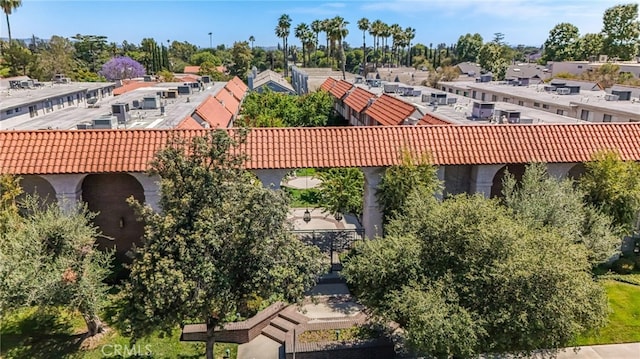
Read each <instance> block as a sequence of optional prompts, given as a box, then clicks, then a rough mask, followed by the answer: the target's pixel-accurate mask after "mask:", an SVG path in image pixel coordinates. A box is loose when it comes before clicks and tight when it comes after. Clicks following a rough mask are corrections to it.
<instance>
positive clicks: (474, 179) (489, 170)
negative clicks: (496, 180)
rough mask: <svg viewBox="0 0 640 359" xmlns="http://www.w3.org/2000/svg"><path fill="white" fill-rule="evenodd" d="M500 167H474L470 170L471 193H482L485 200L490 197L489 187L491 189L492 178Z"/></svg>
mask: <svg viewBox="0 0 640 359" xmlns="http://www.w3.org/2000/svg"><path fill="white" fill-rule="evenodd" d="M503 166H504V165H503V164H500V165H476V166H473V168H472V169H471V185H470V186H469V190H470V192H471V193H482V194H483V195H484V196H485V197H486V198H489V197H491V187H493V177H495V175H496V173H498V171H499V170H500V169H501V168H502V167H503Z"/></svg>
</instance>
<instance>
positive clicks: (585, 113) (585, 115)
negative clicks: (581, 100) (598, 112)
mask: <svg viewBox="0 0 640 359" xmlns="http://www.w3.org/2000/svg"><path fill="white" fill-rule="evenodd" d="M580 119H581V120H583V121H589V111H587V110H582V112H580Z"/></svg>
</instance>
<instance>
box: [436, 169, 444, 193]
mask: <svg viewBox="0 0 640 359" xmlns="http://www.w3.org/2000/svg"><path fill="white" fill-rule="evenodd" d="M444 171H445V166H438V169H437V170H436V176H438V181H439V182H440V184H441V185H442V190H441V191H439V192H436V199H437V200H438V201H442V194H443V193H444V189H445V188H446V183H445V182H444Z"/></svg>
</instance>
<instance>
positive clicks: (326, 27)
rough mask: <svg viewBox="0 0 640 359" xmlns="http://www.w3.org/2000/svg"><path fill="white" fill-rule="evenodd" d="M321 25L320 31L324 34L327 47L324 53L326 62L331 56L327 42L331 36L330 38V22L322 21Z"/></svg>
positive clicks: (327, 20)
mask: <svg viewBox="0 0 640 359" xmlns="http://www.w3.org/2000/svg"><path fill="white" fill-rule="evenodd" d="M321 25H322V31H324V33H325V34H326V36H327V47H326V48H325V51H326V56H327V60H328V61H330V60H329V57H330V56H331V47H329V40H330V38H331V36H330V32H331V20H329V19H324V20H322V22H321Z"/></svg>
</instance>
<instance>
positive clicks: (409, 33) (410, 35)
mask: <svg viewBox="0 0 640 359" xmlns="http://www.w3.org/2000/svg"><path fill="white" fill-rule="evenodd" d="M404 35H405V38H406V39H407V41H408V46H409V50H408V51H407V66H409V67H411V40H413V39H415V37H416V29H414V28H412V27H408V28H406V29H404Z"/></svg>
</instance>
